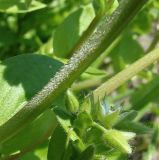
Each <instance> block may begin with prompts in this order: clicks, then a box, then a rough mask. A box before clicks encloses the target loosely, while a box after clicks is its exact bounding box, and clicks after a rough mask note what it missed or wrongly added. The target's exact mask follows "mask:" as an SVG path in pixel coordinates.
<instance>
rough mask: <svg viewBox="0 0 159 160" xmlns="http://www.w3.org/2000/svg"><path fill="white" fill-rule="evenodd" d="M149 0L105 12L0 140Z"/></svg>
mask: <svg viewBox="0 0 159 160" xmlns="http://www.w3.org/2000/svg"><path fill="white" fill-rule="evenodd" d="M147 1H148V0H140V1H139V0H122V1H121V2H120V5H119V7H118V8H117V10H116V11H115V12H114V13H113V14H112V15H111V16H110V17H108V16H107V15H104V16H103V17H101V20H100V21H99V22H98V23H97V25H96V28H95V30H94V31H92V32H90V33H89V35H88V36H87V37H86V38H85V39H83V41H80V43H79V44H78V45H77V46H76V48H75V49H74V50H73V53H74V54H73V56H72V58H71V59H70V60H69V62H68V64H66V65H64V67H63V68H62V69H61V70H60V71H59V72H57V74H56V75H55V76H54V77H53V78H51V79H50V82H49V83H48V84H47V85H46V86H45V87H44V88H43V89H42V90H41V91H40V92H39V93H38V94H37V95H36V96H35V97H33V98H32V99H31V100H30V101H29V102H28V103H27V104H26V105H25V106H24V107H23V108H22V109H21V110H20V111H19V112H18V113H17V114H16V115H15V116H13V117H12V118H11V119H10V120H8V121H7V122H6V123H5V124H4V125H2V126H1V127H0V143H2V142H3V141H5V140H7V139H8V138H10V137H11V136H13V135H15V134H16V133H17V132H18V131H19V130H20V129H21V128H23V127H24V126H26V125H27V124H29V123H30V122H32V121H33V120H34V119H35V118H36V117H37V116H39V115H40V114H41V113H42V112H43V111H44V110H45V109H46V108H48V107H49V106H51V104H52V102H53V101H54V100H55V99H56V98H57V96H59V94H61V93H63V92H64V91H65V90H66V89H67V88H68V87H69V86H70V85H71V84H72V83H73V81H74V80H75V79H77V78H78V77H79V75H80V74H81V73H82V72H83V71H84V70H85V69H86V68H87V67H88V66H89V65H90V64H91V63H92V62H93V61H95V60H96V58H97V57H98V56H99V55H100V54H101V53H102V52H103V51H104V50H105V49H106V48H107V47H108V46H109V45H110V44H111V43H112V42H113V41H114V39H115V38H116V37H117V36H118V35H119V34H120V33H121V31H122V30H123V29H124V27H125V26H126V25H127V24H128V23H129V22H130V21H131V19H132V18H133V17H134V16H135V15H136V13H137V12H138V11H139V10H140V9H141V7H142V6H143V5H144V4H145V3H146V2H147Z"/></svg>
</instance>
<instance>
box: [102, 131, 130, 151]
mask: <svg viewBox="0 0 159 160" xmlns="http://www.w3.org/2000/svg"><path fill="white" fill-rule="evenodd" d="M104 139H105V140H106V141H107V142H108V144H109V145H110V146H112V147H113V148H115V149H117V150H119V151H121V152H122V153H129V154H130V153H131V152H132V149H131V147H130V145H129V144H128V142H127V139H126V138H125V136H124V134H123V133H122V132H120V131H117V130H113V129H111V130H108V131H107V132H106V133H105V134H104Z"/></svg>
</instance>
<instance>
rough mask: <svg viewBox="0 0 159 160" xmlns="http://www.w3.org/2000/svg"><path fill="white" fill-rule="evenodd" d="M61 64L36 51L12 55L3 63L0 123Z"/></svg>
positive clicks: (28, 97) (13, 112)
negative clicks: (36, 53) (35, 52)
mask: <svg viewBox="0 0 159 160" xmlns="http://www.w3.org/2000/svg"><path fill="white" fill-rule="evenodd" d="M61 66H62V64H61V63H60V62H58V61H57V60H54V59H51V58H48V57H46V56H41V55H35V54H27V55H21V56H17V57H13V58H10V59H7V60H5V61H3V62H2V63H0V91H1V92H0V110H1V112H0V125H2V124H4V123H5V122H7V121H8V120H9V119H10V118H11V117H13V116H14V115H15V114H16V113H17V112H18V111H19V110H20V109H21V108H22V107H23V106H24V105H25V104H26V103H27V102H28V101H29V100H30V99H31V98H32V97H33V96H34V95H35V94H36V93H38V92H39V91H40V90H41V89H42V88H43V87H44V86H45V85H46V84H47V83H48V81H49V80H50V78H51V77H52V75H54V74H55V73H56V71H57V70H58V69H59V68H60V67H61ZM41 75H42V76H41ZM62 99H63V98H62ZM60 101H61V100H60ZM57 103H58V102H57V101H55V102H54V103H53V104H57ZM58 104H59V103H58Z"/></svg>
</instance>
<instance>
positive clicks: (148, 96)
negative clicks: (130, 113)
mask: <svg viewBox="0 0 159 160" xmlns="http://www.w3.org/2000/svg"><path fill="white" fill-rule="evenodd" d="M158 87H159V76H156V77H154V79H152V80H151V81H150V82H148V83H147V84H143V85H141V86H140V88H139V89H138V90H136V91H135V92H134V94H133V95H132V97H131V99H130V101H131V103H132V109H135V110H141V109H143V108H144V107H145V106H146V105H147V104H148V103H149V102H151V101H153V100H155V99H156V98H158V94H159V89H158Z"/></svg>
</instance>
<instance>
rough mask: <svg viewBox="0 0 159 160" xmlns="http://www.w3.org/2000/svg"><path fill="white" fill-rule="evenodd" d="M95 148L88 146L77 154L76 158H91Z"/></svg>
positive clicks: (81, 159)
mask: <svg viewBox="0 0 159 160" xmlns="http://www.w3.org/2000/svg"><path fill="white" fill-rule="evenodd" d="M94 151H95V148H94V147H93V146H92V145H91V146H88V147H87V148H86V149H85V150H84V151H83V152H82V153H81V154H80V156H79V158H78V159H77V160H93V156H94Z"/></svg>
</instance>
